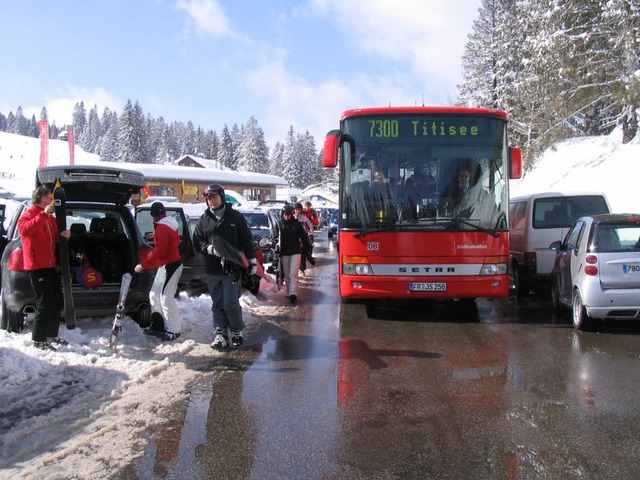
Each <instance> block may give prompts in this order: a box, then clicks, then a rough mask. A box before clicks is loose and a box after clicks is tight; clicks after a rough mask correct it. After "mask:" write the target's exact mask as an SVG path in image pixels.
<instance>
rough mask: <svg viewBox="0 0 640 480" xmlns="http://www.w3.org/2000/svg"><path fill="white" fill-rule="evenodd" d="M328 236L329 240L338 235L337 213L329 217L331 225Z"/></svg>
mask: <svg viewBox="0 0 640 480" xmlns="http://www.w3.org/2000/svg"><path fill="white" fill-rule="evenodd" d="M327 229H328V230H327V236H328V237H329V238H331V237H333V236H334V235H338V212H337V211H335V212H333V213H332V214H331V216H330V217H329V225H328V227H327Z"/></svg>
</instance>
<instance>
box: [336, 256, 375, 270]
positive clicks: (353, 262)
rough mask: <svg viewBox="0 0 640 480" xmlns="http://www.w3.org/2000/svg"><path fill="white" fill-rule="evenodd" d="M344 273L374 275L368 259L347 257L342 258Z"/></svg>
mask: <svg viewBox="0 0 640 480" xmlns="http://www.w3.org/2000/svg"><path fill="white" fill-rule="evenodd" d="M342 273H344V274H345V275H373V270H372V268H371V265H369V259H368V258H367V257H355V256H345V257H343V258H342Z"/></svg>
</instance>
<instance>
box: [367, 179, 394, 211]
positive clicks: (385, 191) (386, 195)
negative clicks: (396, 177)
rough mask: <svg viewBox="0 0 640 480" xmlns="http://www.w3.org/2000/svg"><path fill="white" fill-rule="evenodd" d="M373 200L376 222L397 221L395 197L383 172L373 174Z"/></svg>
mask: <svg viewBox="0 0 640 480" xmlns="http://www.w3.org/2000/svg"><path fill="white" fill-rule="evenodd" d="M371 199H372V201H373V208H374V214H375V218H376V221H378V222H383V221H395V214H394V202H393V195H392V193H391V186H390V185H389V182H387V179H386V178H385V175H384V173H383V172H382V170H375V171H374V172H373V182H371Z"/></svg>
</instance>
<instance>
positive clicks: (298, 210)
mask: <svg viewBox="0 0 640 480" xmlns="http://www.w3.org/2000/svg"><path fill="white" fill-rule="evenodd" d="M294 217H295V218H296V220H298V221H299V222H300V223H301V224H302V228H304V231H305V233H306V234H307V238H308V239H309V248H310V250H309V251H303V252H302V254H301V256H300V271H301V272H302V273H303V274H304V272H305V270H306V269H307V260H308V261H309V263H310V264H311V265H315V264H316V261H315V259H314V258H313V222H311V220H309V217H307V216H306V215H305V214H304V213H303V211H302V204H301V203H296V205H295V214H294Z"/></svg>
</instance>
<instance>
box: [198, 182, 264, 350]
mask: <svg viewBox="0 0 640 480" xmlns="http://www.w3.org/2000/svg"><path fill="white" fill-rule="evenodd" d="M203 196H204V198H205V199H206V201H207V207H208V208H207V210H206V211H205V212H204V213H203V214H202V216H201V217H200V219H199V220H198V223H197V224H196V228H195V230H194V232H193V244H194V247H195V249H196V250H197V251H199V252H200V253H202V254H203V255H204V259H205V273H206V276H207V289H208V290H209V294H210V295H211V303H212V306H211V312H212V314H213V326H214V328H215V331H214V333H215V338H214V340H213V343H212V344H211V347H212V348H215V349H217V350H225V349H227V348H229V335H230V336H231V344H232V345H233V346H240V345H242V342H243V339H244V337H243V334H242V330H243V329H244V326H245V325H244V322H243V320H242V307H241V306H240V294H241V288H242V285H241V280H240V274H241V272H240V270H239V268H241V267H238V266H237V265H236V264H235V263H233V262H231V261H229V260H228V259H227V258H226V257H227V255H226V254H225V252H223V251H221V249H218V248H217V246H219V245H224V246H225V248H227V247H228V248H232V249H235V250H238V251H240V252H242V253H244V255H245V256H246V258H247V259H248V261H249V274H251V275H255V274H256V272H257V269H258V264H257V260H256V253H255V248H254V246H253V236H252V234H251V229H250V228H249V225H248V224H247V220H246V219H245V217H244V215H242V213H240V212H239V211H237V210H234V209H233V208H231V206H230V205H227V203H226V201H225V197H224V188H222V186H220V185H218V184H217V183H212V184H211V185H209V186H208V187H207V188H206V189H205V191H204V193H203ZM216 237H218V238H216ZM213 243H216V246H214V245H213Z"/></svg>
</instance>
